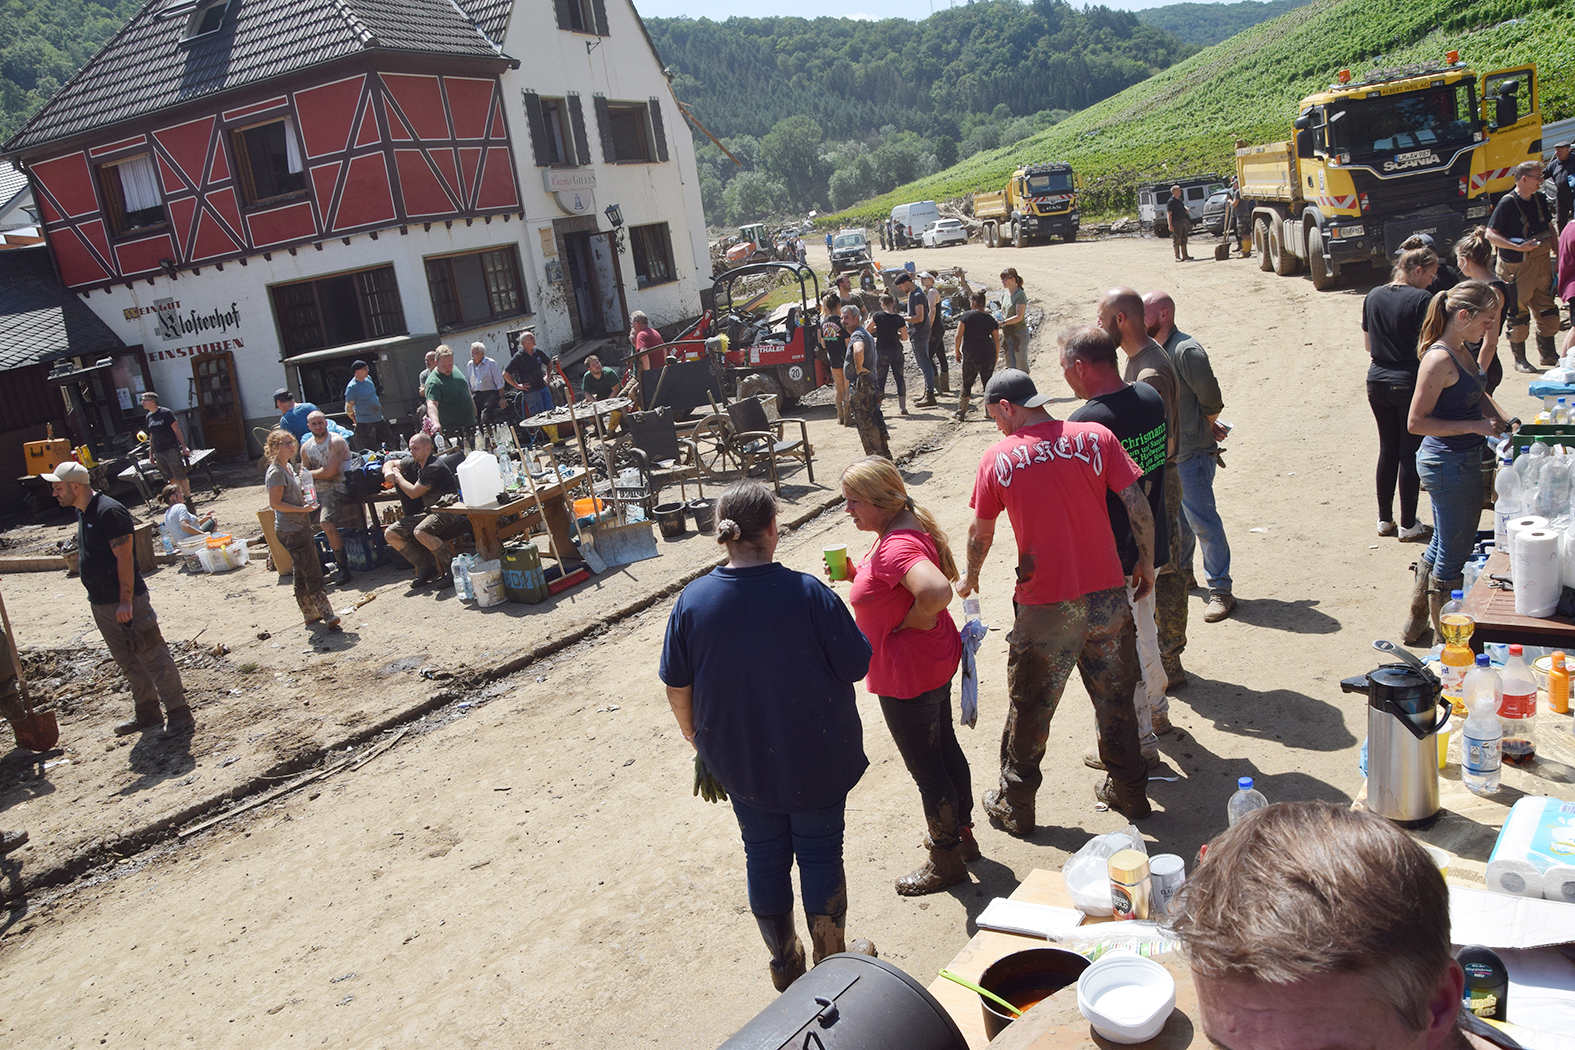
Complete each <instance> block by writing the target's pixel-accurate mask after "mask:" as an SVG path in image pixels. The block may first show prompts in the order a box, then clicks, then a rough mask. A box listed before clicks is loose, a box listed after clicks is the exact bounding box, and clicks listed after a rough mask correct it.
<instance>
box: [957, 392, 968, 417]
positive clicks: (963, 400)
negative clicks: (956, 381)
mask: <svg viewBox="0 0 1575 1050" xmlns="http://www.w3.org/2000/svg"><path fill="white" fill-rule="evenodd" d="M967 416H968V396H967V395H966V394H964V395H963V396H962V397H960V398H958V399H957V417H956V418H958V419H966V418H967Z"/></svg>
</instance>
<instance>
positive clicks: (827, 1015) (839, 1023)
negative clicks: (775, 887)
mask: <svg viewBox="0 0 1575 1050" xmlns="http://www.w3.org/2000/svg"><path fill="white" fill-rule="evenodd" d="M811 1036H813V1038H811ZM806 1044H807V1045H809V1046H811V1047H815V1046H817V1045H818V1046H820V1047H824V1048H825V1050H968V1043H967V1040H965V1039H964V1038H963V1034H962V1032H960V1031H959V1030H958V1028H957V1023H956V1022H955V1021H953V1020H952V1019H951V1015H950V1014H948V1013H947V1012H946V1008H945V1007H943V1006H942V1005H941V1004H940V1003H938V1002H936V1001H935V997H934V996H933V995H931V994H930V993H929V992H927V991H925V989H924V986H923V985H921V984H920V983H919V982H918V981H915V980H914V979H913V978H912V977H909V976H908V975H907V974H905V973H903V972H902V971H901V970H899V969H897V968H896V967H895V966H893V965H892V964H891V963H888V962H883V961H882V960H880V959H872V958H871V957H869V956H868V955H859V954H856V953H854V952H843V953H842V954H840V955H829V956H827V957H826V958H824V959H822V960H821V961H820V965H818V966H816V967H815V968H814V969H813V970H810V971H809V972H808V973H806V974H805V975H804V976H802V977H800V978H799V979H798V980H796V981H794V982H793V986H792V987H791V988H789V989H788V990H787V991H785V992H783V993H782V994H781V995H780V996H778V997H777V1000H776V1002H774V1003H772V1004H771V1005H770V1006H768V1007H766V1008H765V1009H764V1010H762V1011H760V1012H759V1013H758V1014H756V1015H755V1017H754V1020H752V1021H750V1022H749V1023H748V1024H746V1025H744V1027H742V1028H740V1029H739V1030H738V1031H737V1032H734V1033H733V1036H732V1038H731V1039H729V1040H728V1041H727V1042H725V1043H723V1044H722V1046H721V1050H786V1048H789V1047H791V1048H792V1050H799V1048H800V1047H803V1046H805V1045H806Z"/></svg>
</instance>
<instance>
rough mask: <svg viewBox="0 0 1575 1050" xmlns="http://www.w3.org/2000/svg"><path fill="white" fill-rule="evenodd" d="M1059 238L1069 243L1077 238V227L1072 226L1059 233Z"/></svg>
mask: <svg viewBox="0 0 1575 1050" xmlns="http://www.w3.org/2000/svg"><path fill="white" fill-rule="evenodd" d="M1061 239H1062V240H1063V241H1065V242H1066V243H1068V244H1071V243H1072V242H1073V241H1075V240H1077V227H1076V226H1074V227H1072V228H1071V229H1070V230H1067V231H1066V232H1065V233H1063V234H1062V235H1061Z"/></svg>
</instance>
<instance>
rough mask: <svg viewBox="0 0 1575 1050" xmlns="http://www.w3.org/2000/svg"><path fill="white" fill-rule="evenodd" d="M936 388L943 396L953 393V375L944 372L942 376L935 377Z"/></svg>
mask: <svg viewBox="0 0 1575 1050" xmlns="http://www.w3.org/2000/svg"><path fill="white" fill-rule="evenodd" d="M935 386H936V389H937V390H939V391H940V392H941V393H943V394H949V393H951V392H952V377H951V373H949V372H942V373H941V374H940V375H938V376H936V377H935Z"/></svg>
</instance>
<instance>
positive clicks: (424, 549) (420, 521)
mask: <svg viewBox="0 0 1575 1050" xmlns="http://www.w3.org/2000/svg"><path fill="white" fill-rule="evenodd" d="M383 477H385V478H387V479H388V480H390V481H392V482H393V483H394V488H395V489H397V490H398V492H399V495H400V502H401V503H402V504H403V505H404V510H405V516H404V517H403V518H401V519H400V520H399V521H397V522H395V523H394V524H392V525H390V526H389V527H388V528H386V529H384V530H383V538H384V539H385V540H387V541H388V545H389V546H390V547H392V548H394V549H395V550H396V551H398V552H399V553H400V554H403V555H404V556H405V560H406V561H408V562H409V563H410V564H411V565H412V566H414V567H415V570H416V579H415V586H417V587H425V586H426V585H427V584H429V583H433V582H436V583H437V585H438V588H439V589H440V590H441V589H442V588H444V587H452V586H453V585H454V577H453V574H452V573H451V572H450V571H449V566H450V563H452V562H453V560H454V552H453V551H451V550H450V549H449V547H448V544H447V543H445V542H444V540H443V530H444V529H445V528H446V527H447V525H448V522H447V521H445V520H444V518H443V515H441V514H434V513H432V512H431V507H432V505H433V504H434V503H436V502H437V501H438V500H440V499H442V498H443V497H444V496H446V495H448V494H449V493H451V492H458V491H459V485H458V484H457V483H456V482H455V480H454V472H453V471H452V470H449V469H448V467H446V466H444V465H443V463H442V461H441V460H439V459H438V458H437V457H436V456H434V455H433V454H432V439H431V438H429V437H427V435H425V434H421V433H417V434H412V435H411V436H410V458H409V459H394V458H392V457H391V458H389V459H387V460H385V461H384V462H383Z"/></svg>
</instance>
